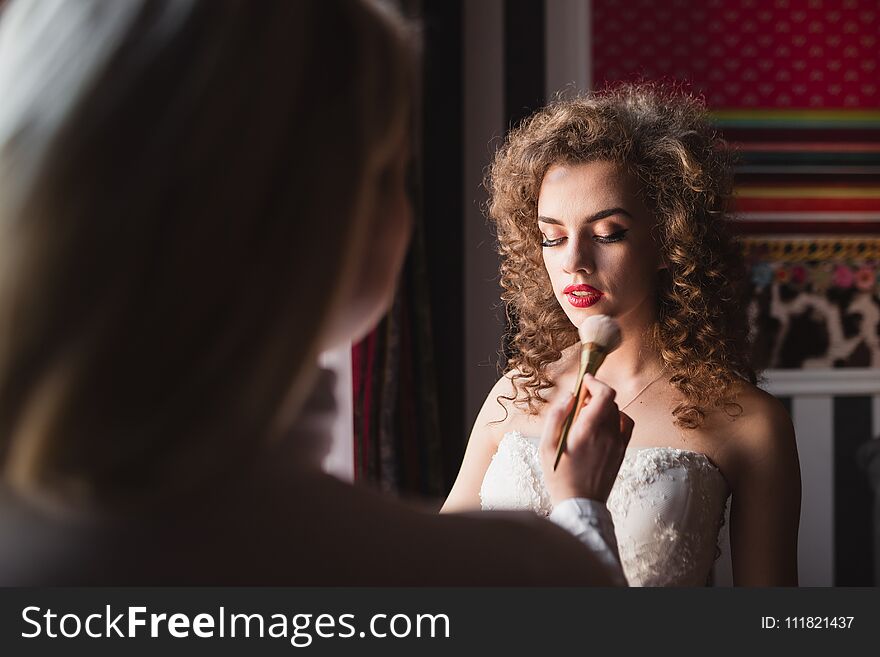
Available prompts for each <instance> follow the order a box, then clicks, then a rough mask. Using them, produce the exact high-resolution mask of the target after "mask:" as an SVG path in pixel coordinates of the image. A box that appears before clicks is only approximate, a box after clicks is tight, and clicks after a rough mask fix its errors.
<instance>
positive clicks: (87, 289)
mask: <svg viewBox="0 0 880 657" xmlns="http://www.w3.org/2000/svg"><path fill="white" fill-rule="evenodd" d="M254 4H256V5H257V7H256V8H255V7H254ZM7 13H8V14H9V15H8V16H6V17H5V19H4V21H3V22H4V25H3V31H2V37H0V39H2V40H0V67H2V69H0V88H2V89H3V94H2V95H3V99H4V100H3V108H2V110H0V137H2V152H0V155H2V159H0V204H2V205H0V222H2V223H0V225H2V239H0V249H2V253H0V262H2V263H3V271H2V277H0V318H2V319H0V322H2V324H0V436H2V438H0V439H2V441H3V442H2V455H3V465H4V470H5V472H6V476H7V477H8V478H9V480H10V481H12V482H13V483H14V484H15V485H16V486H17V487H20V488H23V489H40V490H44V491H51V492H53V493H57V494H58V495H60V496H64V497H65V498H67V499H71V497H72V496H73V497H80V496H81V497H83V498H87V499H97V500H101V501H102V502H111V503H115V502H119V501H122V500H129V499H135V498H139V497H141V496H142V495H144V494H148V495H151V496H152V495H154V494H155V493H156V491H157V490H158V486H159V484H160V483H161V486H162V487H163V490H165V489H167V487H168V486H169V484H170V485H172V486H183V485H186V484H187V483H188V482H190V481H191V480H192V478H193V477H194V476H195V474H196V473H198V472H202V471H205V470H206V469H209V470H213V471H215V472H219V471H221V470H223V469H224V468H228V467H230V466H232V465H234V464H236V463H237V462H238V461H239V460H240V459H242V458H247V456H248V455H249V454H251V453H253V451H254V441H255V440H258V439H259V438H258V437H259V436H266V437H267V439H268V438H269V437H270V436H271V435H272V431H271V429H272V427H271V425H270V423H271V422H272V420H273V418H274V417H276V415H277V410H278V409H279V408H280V407H281V406H282V401H283V400H285V398H287V401H286V404H287V406H286V408H287V412H288V414H289V415H290V414H292V413H293V412H294V411H295V408H296V407H297V406H298V404H299V403H300V402H301V400H302V398H303V395H304V393H305V392H307V390H308V388H309V387H310V385H311V383H312V374H313V371H312V369H311V364H312V363H313V361H314V360H315V354H316V352H317V350H318V349H319V347H320V343H319V336H321V335H322V332H323V331H324V326H325V323H326V321H327V319H328V317H329V315H330V310H331V304H332V303H333V302H334V300H335V299H338V298H339V296H340V295H336V296H334V294H332V292H333V291H334V290H339V289H341V288H342V287H343V286H344V284H345V283H346V282H347V281H348V280H349V279H351V278H352V277H353V274H354V273H355V271H356V270H355V266H356V265H357V264H358V263H357V261H356V259H355V257H354V256H355V255H356V254H355V253H354V249H355V247H356V245H357V243H358V241H359V237H360V233H361V232H362V231H365V230H366V228H367V226H366V223H365V222H364V221H363V220H362V214H363V212H362V211H361V210H362V208H364V207H368V206H369V205H370V204H371V203H372V201H371V199H370V198H369V197H370V195H371V193H372V191H373V189H374V187H375V185H374V184H373V178H374V177H375V176H376V175H377V172H378V170H379V169H380V168H381V167H383V166H385V165H386V163H387V161H388V159H389V158H390V156H391V150H392V147H393V146H396V144H397V143H398V142H399V141H400V139H401V135H402V133H403V128H404V122H405V118H406V114H407V112H408V109H407V101H408V99H409V97H410V89H409V85H410V70H409V69H410V62H411V57H409V56H408V53H406V52H405V48H406V46H405V43H404V41H403V40H402V37H401V36H398V37H395V38H389V37H390V36H391V35H392V34H393V32H394V30H395V27H396V26H395V25H394V24H393V23H392V22H391V21H390V20H388V19H387V18H382V17H381V16H380V15H379V14H378V13H377V12H376V11H374V10H370V9H368V8H367V7H366V6H365V5H363V4H362V3H357V2H341V3H340V2H330V3H324V2H271V3H266V2H260V3H250V2H219V3H215V2H198V1H193V0H175V1H173V2H140V1H135V2H133V1H130V0H124V1H122V2H101V3H98V2H94V1H92V0H84V1H83V0H77V1H76V2H45V1H40V2H13V3H12V4H11V5H10V6H9V7H8V8H7ZM351 108H357V110H358V111H356V112H353V111H352V110H351ZM322 245H324V246H323V247H322ZM328 245H332V248H329V247H328ZM295 373H298V374H299V376H296V377H295V376H294V374H295ZM291 388H293V392H292V393H291V392H290V391H291ZM158 436H161V439H157V437H158Z"/></svg>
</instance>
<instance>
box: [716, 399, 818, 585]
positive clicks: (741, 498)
mask: <svg viewBox="0 0 880 657" xmlns="http://www.w3.org/2000/svg"><path fill="white" fill-rule="evenodd" d="M746 404H748V406H747V408H748V413H747V414H746V415H745V416H744V417H743V418H742V420H741V421H737V422H735V423H734V426H736V425H739V429H737V431H736V432H735V435H734V437H733V438H734V440H735V441H736V444H737V449H736V452H737V464H736V468H735V469H734V473H735V479H734V481H732V482H730V483H731V487H732V488H733V494H732V500H731V508H730V549H731V560H732V565H733V583H734V585H735V586H797V585H798V570H797V556H798V555H797V552H798V550H797V545H798V524H799V521H800V509H801V477H800V466H799V463H798V455H797V444H796V441H795V435H794V428H793V427H792V423H791V418H790V417H789V415H788V412H787V411H786V410H785V407H784V406H782V404H781V403H780V402H779V401H778V400H776V399H775V398H773V397H771V396H770V395H768V394H767V393H763V392H760V393H759V394H758V395H755V396H754V397H751V396H750V398H749V399H748V400H747V401H746V402H744V404H743V405H744V406H746Z"/></svg>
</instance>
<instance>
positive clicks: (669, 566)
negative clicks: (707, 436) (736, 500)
mask: <svg viewBox="0 0 880 657" xmlns="http://www.w3.org/2000/svg"><path fill="white" fill-rule="evenodd" d="M539 441H540V439H539V438H538V437H532V436H524V435H523V434H521V433H520V432H518V431H511V432H508V433H506V434H505V435H504V437H503V438H502V439H501V442H500V443H499V444H498V451H497V452H496V453H495V455H494V456H493V457H492V462H491V463H490V465H489V468H488V469H487V470H486V474H485V476H484V478H483V484H482V487H481V488H480V499H481V504H482V508H483V510H490V509H530V510H532V511H534V512H536V513H539V514H541V515H544V516H547V515H549V514H550V511H551V510H552V505H551V503H550V495H549V494H548V493H547V489H546V488H545V487H544V473H543V471H542V469H541V463H540V459H539V456H538V443H539ZM729 496H730V489H729V487H728V485H727V481H726V480H725V479H724V477H723V475H722V474H721V471H720V470H718V468H717V467H715V465H714V464H713V463H712V462H711V461H710V460H709V458H708V457H707V456H706V455H705V454H700V453H699V452H692V451H688V450H681V449H676V448H674V447H646V448H633V447H630V448H627V452H626V456H625V457H624V459H623V464H622V465H621V467H620V472H619V473H618V475H617V480H616V481H615V482H614V487H613V488H612V489H611V494H610V495H609V497H608V503H607V506H608V510H609V511H610V512H611V517H612V518H613V519H614V531H615V535H616V537H617V545H618V548H619V550H620V561H621V565H622V566H623V572H624V574H625V575H626V578H627V580H628V582H629V584H630V586H705V585H707V584H709V583H711V575H712V567H713V565H714V563H715V559H716V558H717V556H718V555H719V554H720V550H719V549H718V547H717V544H718V536H719V531H720V530H721V527H722V525H723V523H724V515H725V511H726V507H727V500H728V498H729Z"/></svg>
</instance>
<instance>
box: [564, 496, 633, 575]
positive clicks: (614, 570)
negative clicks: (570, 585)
mask: <svg viewBox="0 0 880 657" xmlns="http://www.w3.org/2000/svg"><path fill="white" fill-rule="evenodd" d="M548 520H550V521H551V522H553V523H555V524H557V525H559V526H560V527H562V528H563V529H565V530H566V531H568V532H569V533H571V534H573V535H574V537H575V538H577V539H578V540H579V541H580V542H581V543H583V544H584V545H586V546H587V547H588V548H590V550H592V552H593V553H594V554H595V555H596V556H597V557H598V558H599V560H600V561H601V562H602V565H603V566H604V567H605V570H607V571H608V573H609V574H610V575H611V576H612V577H613V578H614V579H615V580H616V583H617V584H618V585H620V586H627V585H628V584H627V581H626V576H625V575H624V574H623V568H622V566H621V565H620V554H619V552H618V549H617V537H616V536H615V535H614V522H613V521H612V519H611V513H610V512H609V511H608V507H606V506H605V504H603V503H602V502H599V501H598V500H591V499H587V498H585V497H570V498H568V499H566V500H563V501H562V502H560V503H559V504H557V505H556V506H555V507H554V508H553V511H552V512H551V513H550V515H549V516H548Z"/></svg>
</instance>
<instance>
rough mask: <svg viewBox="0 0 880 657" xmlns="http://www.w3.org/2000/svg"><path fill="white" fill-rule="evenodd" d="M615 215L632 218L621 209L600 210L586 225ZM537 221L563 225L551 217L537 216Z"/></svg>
mask: <svg viewBox="0 0 880 657" xmlns="http://www.w3.org/2000/svg"><path fill="white" fill-rule="evenodd" d="M615 214H623V215H626V216H627V217H629V218H630V219H632V218H633V216H632V215H631V214H630V213H629V212H627V211H626V210H624V209H623V208H608V209H607V210H600V211H599V212H597V213H596V214H594V215H591V216H589V217H587V220H586V223H588V224H591V223H593V222H594V221H599V219H604V218H605V217H610V216H612V215H615ZM538 221H540V222H541V223H545V224H555V225H557V226H564V225H565V224H563V223H562V222H561V221H559V219H554V218H553V217H540V216H539V217H538Z"/></svg>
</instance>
